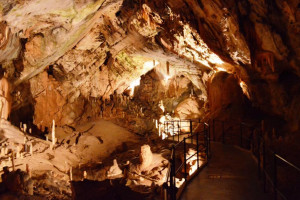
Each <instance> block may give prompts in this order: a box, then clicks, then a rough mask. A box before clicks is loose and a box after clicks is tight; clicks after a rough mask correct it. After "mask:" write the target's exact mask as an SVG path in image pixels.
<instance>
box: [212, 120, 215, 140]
mask: <svg viewBox="0 0 300 200" xmlns="http://www.w3.org/2000/svg"><path fill="white" fill-rule="evenodd" d="M212 126H213V127H212V128H213V141H215V119H213V125H212Z"/></svg>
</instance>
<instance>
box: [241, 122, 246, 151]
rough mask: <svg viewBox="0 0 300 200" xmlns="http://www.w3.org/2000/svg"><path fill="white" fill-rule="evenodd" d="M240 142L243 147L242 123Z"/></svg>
mask: <svg viewBox="0 0 300 200" xmlns="http://www.w3.org/2000/svg"><path fill="white" fill-rule="evenodd" d="M240 144H241V147H243V124H242V123H241V124H240ZM246 148H247V147H246Z"/></svg>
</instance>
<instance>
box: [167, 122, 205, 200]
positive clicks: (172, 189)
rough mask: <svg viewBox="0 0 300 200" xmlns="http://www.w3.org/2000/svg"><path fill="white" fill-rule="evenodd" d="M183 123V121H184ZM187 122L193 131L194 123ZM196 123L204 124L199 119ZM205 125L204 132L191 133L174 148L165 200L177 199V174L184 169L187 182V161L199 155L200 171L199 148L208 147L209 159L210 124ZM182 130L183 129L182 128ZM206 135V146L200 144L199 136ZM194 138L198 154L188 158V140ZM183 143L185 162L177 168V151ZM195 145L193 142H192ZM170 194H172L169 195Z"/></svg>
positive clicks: (169, 166)
mask: <svg viewBox="0 0 300 200" xmlns="http://www.w3.org/2000/svg"><path fill="white" fill-rule="evenodd" d="M182 121H183V120H182ZM185 121H186V122H190V126H189V127H190V128H191V130H193V129H192V128H193V123H192V122H194V121H192V120H185ZM195 122H197V123H198V124H200V123H203V122H200V120H199V119H197V120H196V121H195ZM169 123H172V122H167V124H169ZM203 124H204V130H203V131H198V132H196V133H193V132H192V131H191V132H190V135H189V136H187V137H184V138H183V140H181V141H179V142H178V143H176V144H175V145H173V146H172V151H171V158H170V162H169V165H168V172H167V178H166V182H165V183H164V186H165V190H164V191H165V195H164V198H165V199H169V197H170V199H172V200H175V199H176V193H177V189H176V179H175V177H176V174H178V172H180V170H181V169H182V168H183V167H184V179H185V182H186V181H187V178H188V176H187V161H188V160H190V159H191V158H192V157H193V156H195V155H197V169H198V170H199V147H200V146H204V147H206V148H205V149H206V154H207V155H206V156H207V157H206V158H207V159H208V154H209V141H210V140H209V130H208V128H207V127H209V125H208V124H205V123H203ZM180 128H181V127H180ZM202 134H203V135H204V144H203V143H199V136H200V135H202ZM193 137H196V153H194V154H193V155H191V156H190V157H188V158H186V153H187V152H186V151H187V149H186V148H187V147H186V144H187V143H186V140H187V139H189V138H191V140H192V139H193ZM182 143H183V151H184V161H183V162H182V163H181V164H180V165H179V166H178V167H177V169H176V167H175V159H176V149H177V148H180V147H181V146H180V144H182ZM192 144H193V142H192ZM184 186H185V184H184V185H183V187H184ZM168 192H170V193H168Z"/></svg>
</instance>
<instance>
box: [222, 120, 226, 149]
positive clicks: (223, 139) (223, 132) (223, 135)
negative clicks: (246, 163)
mask: <svg viewBox="0 0 300 200" xmlns="http://www.w3.org/2000/svg"><path fill="white" fill-rule="evenodd" d="M224 126H225V125H224V121H222V143H223V144H225V127H224Z"/></svg>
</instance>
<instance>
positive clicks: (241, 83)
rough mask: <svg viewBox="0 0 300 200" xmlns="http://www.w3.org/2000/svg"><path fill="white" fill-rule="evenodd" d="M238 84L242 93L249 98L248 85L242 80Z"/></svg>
mask: <svg viewBox="0 0 300 200" xmlns="http://www.w3.org/2000/svg"><path fill="white" fill-rule="evenodd" d="M240 86H241V88H242V90H243V93H244V94H245V95H246V96H247V97H248V99H250V93H249V89H248V86H247V85H246V83H245V82H244V81H240Z"/></svg>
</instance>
